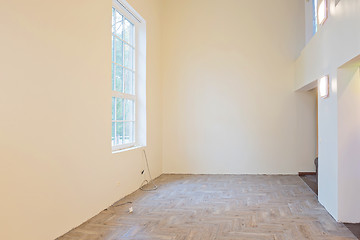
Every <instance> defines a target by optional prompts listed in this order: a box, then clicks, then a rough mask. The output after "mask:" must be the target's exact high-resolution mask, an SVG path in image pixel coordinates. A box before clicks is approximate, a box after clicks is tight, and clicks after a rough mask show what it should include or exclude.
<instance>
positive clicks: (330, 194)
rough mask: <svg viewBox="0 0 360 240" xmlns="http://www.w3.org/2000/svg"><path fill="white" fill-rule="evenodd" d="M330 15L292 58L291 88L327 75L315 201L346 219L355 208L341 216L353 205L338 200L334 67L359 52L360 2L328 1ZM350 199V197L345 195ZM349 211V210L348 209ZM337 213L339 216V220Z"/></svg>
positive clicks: (336, 91)
mask: <svg viewBox="0 0 360 240" xmlns="http://www.w3.org/2000/svg"><path fill="white" fill-rule="evenodd" d="M329 7H330V14H329V17H328V19H327V21H326V22H325V24H324V26H322V27H320V29H319V31H318V33H317V34H315V36H314V37H313V38H312V39H311V40H310V42H309V43H308V45H307V46H306V47H305V48H304V49H303V51H302V53H301V55H300V57H299V58H298V59H297V61H296V81H295V89H300V88H302V87H304V86H306V85H308V84H309V83H311V82H313V81H315V80H316V79H319V78H320V77H321V76H323V75H327V74H329V75H330V96H329V98H326V99H320V100H319V141H320V143H319V201H320V202H321V203H322V204H323V205H324V206H325V207H326V209H327V210H328V211H329V212H330V214H331V215H332V216H333V217H334V218H335V219H337V220H341V221H348V220H347V219H352V218H353V217H356V215H358V213H357V212H356V211H350V212H351V214H350V215H347V216H346V217H344V215H343V212H339V211H343V210H342V209H344V208H349V207H350V208H353V206H349V205H348V206H345V205H344V203H345V202H339V197H338V196H339V194H340V193H341V189H342V188H343V187H344V186H342V185H341V184H340V183H341V182H342V180H341V179H339V172H338V170H339V169H338V167H339V157H338V156H339V155H341V153H340V152H339V151H338V150H339V148H338V146H341V145H342V142H339V141H338V140H339V139H340V138H339V139H338V130H339V129H338V116H339V115H338V113H339V112H338V110H339V111H340V110H341V109H338V87H337V85H338V81H339V79H338V71H337V70H338V68H339V67H340V66H342V65H343V64H345V63H346V62H348V61H350V60H351V59H353V58H354V57H355V56H357V55H359V54H360V41H359V39H360V31H359V29H360V14H359V12H360V2H359V1H358V0H343V1H340V2H339V4H338V5H337V6H336V7H335V1H334V0H330V2H329ZM346 198H351V196H346ZM348 213H349V212H348ZM339 216H343V217H342V218H341V219H340V218H339Z"/></svg>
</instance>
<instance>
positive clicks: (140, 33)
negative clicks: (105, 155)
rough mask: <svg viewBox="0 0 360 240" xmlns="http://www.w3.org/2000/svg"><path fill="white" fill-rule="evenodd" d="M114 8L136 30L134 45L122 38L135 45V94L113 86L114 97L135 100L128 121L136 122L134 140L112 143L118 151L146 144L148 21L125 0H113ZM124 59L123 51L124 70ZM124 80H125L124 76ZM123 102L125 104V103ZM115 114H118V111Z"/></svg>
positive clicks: (115, 150) (113, 148)
mask: <svg viewBox="0 0 360 240" xmlns="http://www.w3.org/2000/svg"><path fill="white" fill-rule="evenodd" d="M113 8H114V9H115V10H116V11H118V12H119V13H120V14H121V15H122V16H123V17H124V19H125V18H126V19H127V20H128V21H129V22H130V23H131V24H133V25H134V31H133V33H132V34H133V36H132V37H133V45H131V43H128V42H126V41H125V39H120V40H121V41H122V42H123V47H124V46H125V43H127V44H128V45H129V46H130V47H133V49H134V55H133V59H132V61H133V63H132V64H133V69H134V70H132V69H131V71H133V74H134V75H133V88H134V89H133V91H134V94H129V93H125V89H123V92H120V91H116V90H113V86H111V97H112V98H121V99H124V100H126V99H129V100H133V101H134V111H133V114H134V119H133V120H130V121H128V122H134V126H133V138H134V141H133V142H131V143H125V144H119V145H112V143H111V148H112V152H113V153H114V152H117V151H121V150H125V149H129V148H133V147H138V146H145V145H146V85H145V83H146V22H145V20H144V19H143V18H142V17H141V16H140V15H139V14H138V13H137V12H136V11H135V10H134V9H133V8H132V7H131V6H130V5H129V4H128V3H127V2H126V1H125V0H113V4H112V8H111V9H113ZM111 11H112V10H111ZM111 16H113V13H111ZM113 36H114V34H113V32H111V37H113ZM113 44H114V43H112V45H113ZM111 52H112V50H111ZM144 52H145V53H144ZM112 54H113V53H112ZM124 59H125V56H124V51H123V65H122V66H121V65H120V66H121V67H122V68H123V70H124V69H128V68H127V67H125V62H124ZM111 64H112V65H113V64H114V66H116V65H118V64H116V63H115V61H114V62H113V61H111ZM112 71H113V70H112ZM139 71H142V74H139ZM144 72H145V73H144ZM112 74H113V73H112ZM123 76H124V73H123ZM111 81H112V80H111ZM123 81H125V79H124V78H123ZM123 86H124V85H123ZM112 104H113V103H112ZM123 104H124V105H125V103H123ZM124 105H123V106H124ZM138 105H141V107H139V106H138ZM115 106H116V102H115ZM144 106H145V107H144ZM123 111H125V107H124V108H123ZM114 114H116V112H115V113H114ZM123 115H124V116H125V113H123ZM116 121H117V120H113V119H112V121H111V122H112V124H111V125H113V123H114V122H116ZM118 121H122V122H124V123H125V122H127V120H125V118H124V119H123V120H118ZM124 125H125V124H124ZM115 131H116V129H115ZM112 132H113V130H112V127H111V138H112ZM124 132H125V130H124ZM123 136H125V133H123ZM112 141H113V140H112ZM112 141H111V142H112Z"/></svg>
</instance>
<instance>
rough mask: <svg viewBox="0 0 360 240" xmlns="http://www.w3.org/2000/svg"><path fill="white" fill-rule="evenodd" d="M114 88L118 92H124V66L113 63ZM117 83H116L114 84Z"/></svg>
mask: <svg viewBox="0 0 360 240" xmlns="http://www.w3.org/2000/svg"><path fill="white" fill-rule="evenodd" d="M112 75H113V78H114V79H115V80H114V79H113V90H114V91H118V92H124V84H123V68H122V67H120V66H118V65H116V64H113V73H112ZM114 84H115V85H114Z"/></svg>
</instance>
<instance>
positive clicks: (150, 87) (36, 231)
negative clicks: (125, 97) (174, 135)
mask: <svg viewBox="0 0 360 240" xmlns="http://www.w3.org/2000/svg"><path fill="white" fill-rule="evenodd" d="M129 2H130V3H131V4H132V5H133V7H135V9H136V10H137V11H138V12H139V13H140V14H141V15H142V16H143V17H144V18H145V19H146V20H147V36H148V38H147V59H148V61H147V63H148V65H147V99H148V101H147V113H148V114H147V120H148V122H147V124H148V127H147V128H148V135H147V139H148V141H147V143H148V147H147V148H146V150H147V153H148V158H149V160H150V168H151V170H152V174H153V176H154V177H156V176H158V175H159V174H161V172H162V169H161V166H162V162H161V158H162V146H161V142H162V132H161V131H162V130H161V126H162V124H161V122H162V115H161V108H162V106H161V95H162V94H161V75H160V55H159V52H160V44H159V42H160V35H161V34H160V18H159V16H160V13H159V11H160V1H157V0H152V1H145V0H136V1H135V0H131V1H129ZM0 22H1V24H0V32H1V38H0V52H1V54H0V83H1V87H0V109H1V118H0V164H1V167H0V189H1V200H0V202H1V204H0V212H1V218H0V239H6V240H11V239H29V240H42V239H44V240H45V239H46V240H48V239H54V238H56V237H58V236H60V235H62V234H64V233H65V232H67V231H68V230H70V229H72V228H73V227H75V226H77V225H79V224H81V223H82V222H84V221H85V220H87V219H88V218H90V217H92V216H94V215H95V214H97V213H98V212H99V211H101V210H103V209H104V208H106V207H107V206H109V205H110V204H112V203H113V202H114V201H116V200H118V199H120V198H121V197H123V196H124V195H127V194H129V193H131V192H132V191H134V190H136V189H137V188H138V187H139V185H140V183H141V182H142V180H143V178H142V176H141V175H140V171H141V170H142V169H144V167H145V164H144V159H143V156H142V152H141V150H140V149H138V150H132V151H127V152H123V153H118V154H112V153H111V146H110V138H111V30H110V27H111V1H95V0H89V1H86V2H83V1H68V0H65V1H45V0H35V1H25V0H19V1H1V3H0Z"/></svg>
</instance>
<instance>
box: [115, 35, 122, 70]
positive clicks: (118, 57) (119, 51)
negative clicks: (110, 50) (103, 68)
mask: <svg viewBox="0 0 360 240" xmlns="http://www.w3.org/2000/svg"><path fill="white" fill-rule="evenodd" d="M114 42H115V62H116V63H118V64H120V65H123V42H122V41H121V40H120V39H118V38H117V37H114Z"/></svg>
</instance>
